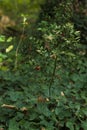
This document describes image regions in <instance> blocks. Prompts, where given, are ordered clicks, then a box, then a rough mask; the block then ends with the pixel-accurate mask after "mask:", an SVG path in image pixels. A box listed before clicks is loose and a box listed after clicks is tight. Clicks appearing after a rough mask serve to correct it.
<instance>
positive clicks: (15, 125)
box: [8, 119, 19, 130]
mask: <svg viewBox="0 0 87 130" xmlns="http://www.w3.org/2000/svg"><path fill="white" fill-rule="evenodd" d="M8 130H19V126H18V123H17V122H16V120H15V119H11V120H10V122H9V128H8Z"/></svg>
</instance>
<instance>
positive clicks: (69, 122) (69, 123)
mask: <svg viewBox="0 0 87 130" xmlns="http://www.w3.org/2000/svg"><path fill="white" fill-rule="evenodd" d="M66 127H68V128H69V129H70V130H74V124H73V122H71V121H68V122H67V123H66Z"/></svg>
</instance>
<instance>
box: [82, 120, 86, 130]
mask: <svg viewBox="0 0 87 130" xmlns="http://www.w3.org/2000/svg"><path fill="white" fill-rule="evenodd" d="M82 128H83V130H87V121H83V122H82Z"/></svg>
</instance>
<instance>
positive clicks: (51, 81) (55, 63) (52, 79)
mask: <svg viewBox="0 0 87 130" xmlns="http://www.w3.org/2000/svg"><path fill="white" fill-rule="evenodd" d="M56 65H57V56H56V58H55V61H54V68H53V73H52V77H51V80H50V85H49V97H51V87H52V84H53V81H54V77H55V72H56Z"/></svg>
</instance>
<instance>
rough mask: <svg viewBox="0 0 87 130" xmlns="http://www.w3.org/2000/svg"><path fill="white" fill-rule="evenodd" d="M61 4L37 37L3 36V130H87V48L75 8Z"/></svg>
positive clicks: (44, 16)
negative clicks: (74, 14) (75, 20)
mask: <svg viewBox="0 0 87 130" xmlns="http://www.w3.org/2000/svg"><path fill="white" fill-rule="evenodd" d="M56 2H57V0H55V2H52V3H51V2H50V6H51V8H49V10H48V9H47V6H49V4H48V3H49V2H47V6H46V7H45V6H44V8H43V7H42V12H41V14H40V15H39V17H40V18H39V19H38V21H37V26H36V30H35V32H34V33H33V35H32V34H31V35H28V34H26V35H24V36H23V37H21V36H18V37H16V36H15V37H7V36H5V35H1V36H0V45H1V47H2V48H1V52H0V95H1V96H0V128H1V130H86V129H87V98H86V96H87V86H86V85H87V60H86V56H87V54H86V45H85V46H84V45H83V43H81V40H82V39H81V38H82V37H81V30H80V29H78V27H77V26H75V25H77V22H75V23H74V21H73V20H72V19H73V6H72V2H71V1H69V0H66V1H65V2H64V1H63V2H58V4H56ZM51 4H52V5H51ZM45 9H47V11H46V10H45ZM50 9H52V12H50ZM24 18H25V17H24ZM25 21H26V19H24V21H23V22H24V24H23V25H24V27H25V26H26V25H25ZM23 34H24V33H23Z"/></svg>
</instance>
